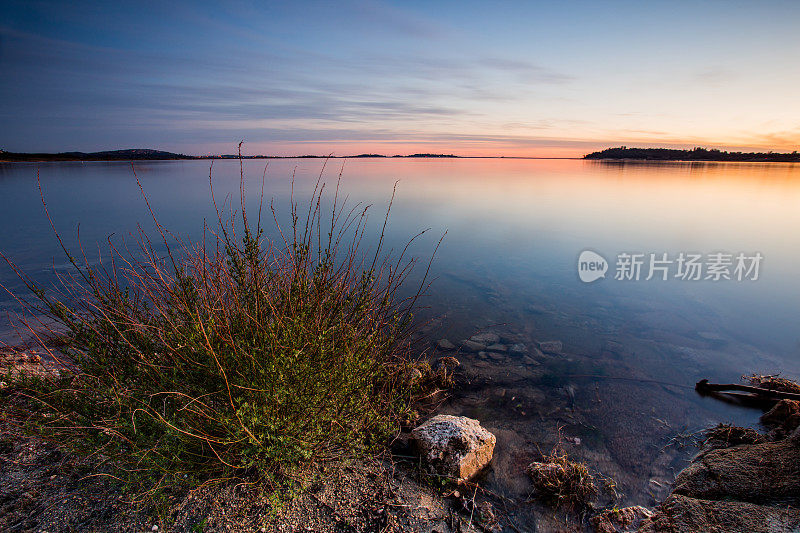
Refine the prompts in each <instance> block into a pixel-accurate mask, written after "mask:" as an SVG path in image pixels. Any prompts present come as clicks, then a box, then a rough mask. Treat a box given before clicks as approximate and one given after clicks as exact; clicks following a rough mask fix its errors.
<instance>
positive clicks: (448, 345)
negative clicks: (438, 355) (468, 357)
mask: <svg viewBox="0 0 800 533" xmlns="http://www.w3.org/2000/svg"><path fill="white" fill-rule="evenodd" d="M436 346H437V347H438V348H439V349H440V350H444V351H446V352H449V351H452V350H455V349H456V345H455V344H453V343H452V342H450V341H449V340H447V339H439V340H438V341H436Z"/></svg>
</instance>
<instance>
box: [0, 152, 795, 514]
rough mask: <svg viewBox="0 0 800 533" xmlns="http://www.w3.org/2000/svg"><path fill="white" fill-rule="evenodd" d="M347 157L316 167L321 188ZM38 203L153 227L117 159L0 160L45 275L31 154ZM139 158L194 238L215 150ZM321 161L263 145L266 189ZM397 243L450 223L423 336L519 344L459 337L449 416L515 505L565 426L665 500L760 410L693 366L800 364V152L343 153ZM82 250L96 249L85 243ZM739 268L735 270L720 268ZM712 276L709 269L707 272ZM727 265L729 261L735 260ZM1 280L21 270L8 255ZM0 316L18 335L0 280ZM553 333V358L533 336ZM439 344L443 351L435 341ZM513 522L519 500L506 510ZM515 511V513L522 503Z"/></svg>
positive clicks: (713, 373)
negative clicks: (460, 419)
mask: <svg viewBox="0 0 800 533" xmlns="http://www.w3.org/2000/svg"><path fill="white" fill-rule="evenodd" d="M342 164H343V161H341V160H333V161H330V162H329V163H328V166H327V168H326V169H325V171H324V178H325V181H326V182H328V183H329V186H330V185H333V184H334V183H335V181H336V177H337V176H338V174H339V172H340V170H341V167H342ZM264 165H265V161H247V162H245V174H246V177H247V197H248V202H250V204H251V205H255V204H256V203H257V202H258V197H259V193H260V184H261V177H262V173H263V171H264ZM37 168H38V169H39V170H40V174H41V183H42V186H43V189H44V194H45V197H46V199H47V203H48V206H49V208H50V212H51V214H52V216H53V219H54V221H55V223H56V225H57V227H58V228H59V229H60V231H61V232H62V234H63V236H64V237H65V238H66V240H67V241H68V243H69V245H70V246H74V242H75V236H76V230H77V227H78V225H79V224H80V236H81V241H82V242H83V244H84V247H85V248H86V249H87V251H89V253H90V255H91V254H92V253H93V254H94V256H92V257H96V256H97V252H96V250H97V246H98V245H97V243H98V242H99V243H100V249H101V250H102V251H103V253H105V250H106V245H105V244H104V243H105V241H106V239H107V237H108V236H109V235H110V234H112V233H113V234H114V235H115V237H114V238H116V239H121V238H122V237H123V236H125V235H127V234H128V233H129V232H131V231H135V229H136V225H137V223H141V224H142V226H143V227H144V228H145V229H146V230H147V231H151V232H152V230H153V224H152V221H151V220H150V218H149V213H148V212H147V208H146V206H145V205H144V202H143V200H142V197H141V195H140V192H139V189H138V187H137V185H136V181H135V179H134V177H133V174H132V171H131V167H130V165H129V164H122V163H58V164H38V165H37V164H0V207H2V209H0V251H2V252H3V253H4V254H6V255H7V256H9V257H10V258H11V259H13V260H14V261H15V262H16V263H17V264H18V265H19V266H20V267H22V268H23V270H25V271H26V272H27V273H29V274H31V275H33V276H34V277H35V278H36V279H39V280H43V281H46V280H48V279H51V276H52V274H51V272H52V269H53V266H54V265H55V267H56V268H57V269H59V268H66V267H65V265H64V263H65V258H64V257H63V254H61V253H60V251H59V249H58V245H57V242H56V240H55V238H54V237H53V234H52V232H51V230H50V228H49V224H48V222H47V220H46V218H45V217H44V213H43V209H42V205H41V202H40V200H39V193H38V189H37V185H36V170H37ZM135 168H136V172H137V174H138V176H139V178H140V179H141V182H142V185H143V187H144V189H145V191H146V193H147V195H148V197H149V200H150V203H151V205H152V207H153V209H154V211H155V212H156V213H157V214H158V216H159V219H160V222H161V223H162V224H163V225H164V226H165V227H167V228H169V229H171V230H172V231H173V232H174V233H177V234H180V235H182V236H184V237H186V238H189V239H192V240H199V239H200V238H201V237H202V228H203V222H204V219H205V220H207V221H213V220H215V215H214V211H213V209H212V207H211V204H210V201H209V199H210V195H209V184H208V174H209V163H208V162H203V161H168V162H142V163H137V164H136V165H135ZM321 169H322V161H321V160H302V159H300V160H273V161H270V162H269V168H268V169H267V173H266V184H265V196H266V197H267V198H274V202H275V206H276V209H277V211H278V213H282V214H283V215H285V214H286V213H287V209H288V208H287V206H288V202H289V191H290V186H289V183H290V181H289V179H290V176H291V175H292V173H293V172H294V173H295V175H296V183H295V194H296V195H297V197H298V198H299V199H300V200H303V199H305V198H307V197H308V196H309V195H310V193H311V190H312V188H313V184H314V182H315V180H316V178H317V176H318V175H319V173H320V171H321ZM213 175H214V181H215V192H216V194H217V197H218V198H219V197H223V196H225V195H227V194H231V195H233V196H234V198H237V199H238V196H237V195H238V190H239V189H238V187H239V165H238V162H236V161H217V162H215V163H214V169H213ZM397 180H400V182H399V185H398V189H397V197H396V200H395V203H394V207H393V209H392V217H391V224H390V235H389V237H390V243H391V245H392V246H394V247H395V248H397V247H400V246H402V244H403V243H404V242H405V240H406V239H407V238H408V237H410V236H412V235H414V234H416V233H417V232H418V231H420V230H422V229H425V228H431V230H430V232H429V233H427V234H426V235H425V236H423V238H421V239H419V240H418V241H417V242H416V243H415V245H414V247H413V248H412V252H413V253H414V254H415V255H417V256H419V257H421V258H423V259H427V258H428V257H429V256H430V254H431V252H432V251H433V248H434V246H435V244H436V241H437V240H438V239H439V237H440V236H441V235H442V234H443V233H444V232H445V230H446V231H447V235H446V237H445V239H444V242H443V244H442V247H441V248H440V250H439V252H438V254H437V256H436V258H435V261H434V265H433V269H432V273H433V277H434V278H435V281H434V283H433V286H432V287H431V290H430V291H429V294H428V297H427V298H426V299H425V305H427V306H428V309H426V310H425V311H424V312H423V315H424V317H425V318H426V319H429V320H430V322H429V323H428V325H427V326H426V328H425V330H424V332H425V334H426V335H427V336H428V338H429V340H431V341H435V340H436V339H440V338H447V339H450V340H451V341H453V342H454V343H456V344H458V343H459V342H460V341H461V340H462V339H465V338H468V337H469V336H471V335H474V334H476V333H478V332H495V333H497V334H499V335H500V336H501V340H502V342H503V343H504V345H505V346H506V347H509V346H511V345H512V344H524V345H525V348H524V350H519V351H520V353H509V352H506V353H505V354H502V353H500V354H498V353H482V354H478V353H461V354H459V355H458V358H459V359H460V360H461V362H462V368H463V369H464V371H465V372H466V374H467V375H468V376H469V384H468V386H466V387H465V388H464V389H463V390H460V391H459V392H458V393H457V394H456V395H455V396H454V397H453V398H452V399H451V400H449V401H448V402H447V403H446V404H444V405H443V406H442V408H441V409H442V411H443V412H448V413H456V414H464V415H468V416H472V417H475V418H478V419H479V420H481V422H482V423H483V424H484V425H485V426H487V427H488V428H489V429H490V430H491V431H493V432H494V433H495V434H496V435H497V436H498V446H497V450H496V454H495V460H494V462H493V470H492V471H490V472H489V473H488V475H487V478H486V479H485V480H484V483H485V484H486V486H487V487H489V488H490V489H491V490H493V491H495V492H497V493H498V494H503V495H506V496H508V497H511V498H514V499H516V500H518V501H521V500H523V499H524V498H526V496H527V494H528V493H529V491H530V485H529V483H528V481H527V479H526V476H525V474H524V467H525V465H527V464H528V463H529V462H530V461H531V460H534V459H536V458H538V456H539V455H538V454H539V453H540V452H549V451H550V449H552V447H553V446H554V445H555V444H556V442H557V441H558V440H559V438H560V439H561V441H562V443H563V446H564V447H565V449H566V450H567V451H568V452H569V453H570V454H571V455H575V456H576V457H578V458H582V459H584V460H586V461H587V462H589V463H590V464H591V466H592V467H593V468H594V469H596V470H598V471H600V472H601V473H603V474H606V475H609V476H612V477H614V478H615V479H616V480H617V483H618V485H619V490H620V491H621V492H622V493H623V496H622V503H623V504H626V503H639V504H645V505H649V504H651V503H653V501H654V498H660V497H662V496H663V495H664V494H665V492H666V490H667V489H668V485H669V483H670V482H671V481H672V478H673V476H674V474H675V473H676V472H677V471H678V470H680V468H682V467H683V466H684V465H685V464H686V460H687V458H689V457H690V456H691V454H692V453H693V451H694V450H693V449H691V448H687V447H685V446H683V444H684V441H685V439H683V436H685V435H688V434H689V433H692V432H696V431H698V430H700V429H702V428H704V427H707V426H709V425H712V424H715V423H717V422H720V421H725V422H736V423H739V424H746V425H754V424H756V423H757V418H758V414H759V413H758V412H756V411H750V410H746V409H742V408H736V407H731V406H727V405H724V404H721V403H719V402H717V401H715V400H710V399H702V398H700V397H698V396H697V395H696V394H695V392H694V391H693V387H694V384H695V382H696V381H698V380H699V379H702V378H709V379H710V380H711V381H716V382H731V381H738V380H739V378H740V376H741V375H743V374H749V373H753V372H758V373H776V372H782V373H784V374H787V375H788V376H790V377H797V376H798V373H799V372H800V328H799V327H798V326H799V325H800V280H798V267H799V266H800V237H798V231H799V230H800V165H795V166H793V165H791V164H785V165H784V164H756V163H742V164H739V163H658V164H653V163H609V162H596V161H595V162H592V161H578V160H516V159H355V160H349V161H347V162H344V172H343V181H342V189H343V191H344V192H345V193H346V194H349V197H350V202H351V203H355V202H364V203H366V204H374V205H375V212H374V213H373V215H372V216H373V222H374V223H375V224H376V225H377V223H378V222H379V219H380V215H381V212H382V211H383V210H385V208H386V205H387V202H388V199H389V196H390V195H391V190H392V186H393V184H394V182H395V181H397ZM586 249H590V250H593V251H594V252H597V253H599V254H600V255H601V256H603V257H604V258H605V259H606V260H607V261H608V264H609V270H608V272H607V273H606V277H605V279H599V280H597V281H595V282H593V283H583V282H582V281H581V280H580V279H579V277H578V272H577V263H578V256H579V254H580V253H581V252H582V251H583V250H586ZM92 250H93V251H94V252H92ZM623 252H625V253H641V254H648V255H646V256H645V257H644V263H645V264H644V266H643V267H642V274H641V279H640V280H639V281H636V280H624V281H623V280H616V279H614V277H615V272H616V266H617V258H618V255H619V254H620V253H623ZM681 252H685V253H689V252H692V253H700V254H703V256H704V257H705V256H706V255H707V254H714V253H720V252H722V253H727V254H734V256H735V255H736V254H738V253H740V252H743V253H745V254H746V255H747V256H752V255H754V254H755V253H760V254H761V255H762V256H763V260H762V261H761V263H760V269H759V276H758V279H757V280H755V281H753V280H743V281H737V280H735V279H733V280H721V281H718V282H714V281H705V280H703V281H689V280H680V279H675V278H674V274H675V273H676V272H677V265H676V264H672V265H671V266H670V269H671V270H670V272H669V276H670V278H671V279H670V280H668V281H662V280H661V279H660V275H657V276H655V278H654V279H651V280H649V281H646V280H645V278H646V277H647V274H648V269H649V254H651V253H654V254H657V256H659V258H660V256H661V255H662V254H664V253H667V254H668V259H675V258H676V257H677V255H678V254H679V253H681ZM730 270H731V274H733V266H731V267H730ZM704 276H705V273H704ZM734 277H735V276H734ZM0 281H2V283H3V284H5V285H7V286H9V287H10V288H11V289H12V290H21V286H20V284H19V283H18V281H17V280H16V278H15V276H14V275H13V274H12V272H11V271H10V269H9V268H8V267H7V266H6V265H2V266H0ZM0 309H2V310H3V311H4V313H3V317H2V319H0V322H1V324H0V332H1V334H2V338H3V340H4V341H5V342H8V343H12V344H13V343H15V342H17V340H16V337H15V334H14V333H13V329H12V328H11V327H10V322H9V319H8V318H7V317H6V313H5V311H8V312H11V313H13V312H14V311H15V310H17V307H16V304H15V303H14V301H13V300H12V299H11V298H10V297H9V296H8V295H6V294H3V295H2V296H0ZM550 340H558V341H561V342H562V343H563V346H564V349H563V353H562V354H556V355H554V354H541V353H537V351H536V350H535V349H534V347H535V346H536V342H537V341H550ZM431 353H432V354H434V355H435V354H437V353H439V352H436V351H435V350H433V349H431ZM514 512H515V513H517V514H518V515H519V519H520V520H522V521H525V520H528V519H530V517H528V515H527V513H529V509H528V508H526V507H525V506H524V505H520V506H519V508H517V510H515V511H514ZM526 517H527V518H526Z"/></svg>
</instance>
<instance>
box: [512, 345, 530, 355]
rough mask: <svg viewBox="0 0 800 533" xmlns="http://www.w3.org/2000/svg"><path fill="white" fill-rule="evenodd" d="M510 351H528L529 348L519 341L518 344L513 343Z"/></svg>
mask: <svg viewBox="0 0 800 533" xmlns="http://www.w3.org/2000/svg"><path fill="white" fill-rule="evenodd" d="M508 351H510V352H511V353H515V354H519V353H525V352H527V351H528V349H527V348H526V347H525V345H524V344H522V343H521V342H518V343H516V344H512V345H511V347H510V348H509V349H508Z"/></svg>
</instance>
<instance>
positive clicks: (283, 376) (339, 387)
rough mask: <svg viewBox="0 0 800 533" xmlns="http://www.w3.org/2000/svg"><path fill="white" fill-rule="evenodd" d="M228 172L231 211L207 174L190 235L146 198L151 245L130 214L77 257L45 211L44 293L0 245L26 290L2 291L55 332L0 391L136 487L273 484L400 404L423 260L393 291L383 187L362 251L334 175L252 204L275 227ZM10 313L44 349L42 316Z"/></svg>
mask: <svg viewBox="0 0 800 533" xmlns="http://www.w3.org/2000/svg"><path fill="white" fill-rule="evenodd" d="M240 165H241V161H240ZM240 171H241V176H240V178H241V181H240V194H241V198H240V206H239V209H237V210H234V209H233V207H232V206H230V205H229V206H228V209H227V210H226V209H225V205H224V204H223V206H222V208H220V207H218V204H217V200H216V198H215V197H214V191H213V183H212V179H211V175H212V173H211V171H210V172H209V182H210V183H211V200H212V202H213V203H214V207H215V210H216V214H217V225H216V227H215V228H213V229H211V228H205V230H204V235H203V243H202V244H201V245H197V246H189V245H186V244H185V243H184V242H183V241H181V240H180V239H178V238H177V237H175V236H174V235H172V234H171V233H169V231H168V230H166V229H165V228H163V227H162V226H161V224H160V223H159V222H158V219H157V218H156V216H155V214H153V221H154V223H155V226H156V228H157V230H158V235H159V237H160V242H159V244H158V246H156V245H155V244H154V243H153V242H152V241H151V240H150V238H149V237H148V236H147V235H146V234H145V233H144V231H143V230H141V229H140V234H139V236H138V243H137V244H138V249H137V251H136V252H135V253H131V252H129V251H127V250H123V249H120V248H118V247H116V246H115V245H114V244H113V243H112V242H111V240H109V248H110V255H109V259H108V260H107V262H106V263H103V264H101V265H99V266H90V264H89V262H88V260H86V257H85V254H83V251H82V250H81V255H82V257H83V260H82V261H80V262H79V261H78V260H77V259H76V258H75V257H74V256H73V255H72V254H71V253H70V252H69V251H68V250H67V249H66V247H64V245H63V242H62V239H61V237H60V235H59V233H58V231H57V230H56V228H55V225H54V224H53V221H52V219H51V220H50V222H51V225H52V227H53V231H54V233H55V235H56V238H57V239H58V241H59V243H60V244H61V246H62V248H63V250H64V253H65V254H66V255H67V257H68V259H69V261H70V263H71V264H72V266H73V269H74V271H73V272H70V273H68V274H58V273H56V275H57V276H58V277H59V284H60V290H59V291H58V292H56V293H53V292H52V291H44V290H42V289H41V288H40V287H38V286H37V285H36V284H35V283H34V282H33V281H32V279H31V278H29V277H27V276H26V275H25V274H24V273H23V272H22V271H21V270H20V269H19V268H17V267H16V266H15V265H14V263H13V262H11V261H10V260H9V259H7V258H6V261H8V263H9V265H11V267H12V268H14V270H15V271H16V272H17V274H18V275H19V276H20V278H21V279H22V280H23V281H24V282H25V284H26V285H27V287H28V288H29V289H30V290H31V292H32V294H33V295H34V296H35V299H34V300H32V301H27V300H25V299H24V298H21V297H17V298H18V301H20V302H23V303H25V304H26V306H27V310H28V311H29V312H33V314H34V315H39V314H40V315H43V316H44V317H46V319H47V320H48V321H49V322H48V329H49V330H50V331H51V332H52V333H53V334H58V335H59V336H60V338H61V339H62V341H63V343H64V344H63V347H62V348H61V353H58V352H55V351H52V350H51V351H50V355H51V356H52V358H53V361H54V364H52V365H51V369H50V370H51V371H50V372H45V373H40V374H36V375H34V374H30V373H28V374H26V373H18V374H16V375H14V376H10V377H9V378H8V379H13V381H12V382H11V383H10V391H6V396H9V395H10V396H12V397H14V398H16V399H17V400H18V401H23V402H24V406H25V409H19V408H18V409H17V415H19V416H20V417H22V418H21V419H23V420H24V424H25V428H26V430H27V431H28V432H30V433H32V434H35V435H38V436H41V437H44V438H46V439H48V440H50V441H52V442H56V443H58V444H59V445H61V446H65V447H67V448H69V449H71V450H73V451H79V452H82V453H84V454H90V455H97V456H98V457H101V458H103V459H104V460H106V461H107V462H108V463H109V464H111V465H112V466H113V468H114V469H115V471H114V474H113V475H114V476H115V477H117V478H118V479H119V480H121V481H122V482H123V483H125V485H126V486H127V487H128V489H129V490H130V491H131V493H132V494H133V496H134V497H135V499H137V500H138V501H153V499H154V498H156V497H161V496H164V495H165V494H168V493H170V492H173V491H175V490H184V489H186V488H191V487H193V486H197V485H199V484H202V483H209V482H212V481H214V480H227V479H231V478H238V477H249V478H257V479H259V480H261V481H265V482H266V484H267V486H269V487H273V488H275V489H277V488H280V487H285V486H286V485H287V483H291V480H293V479H296V478H297V476H298V475H299V474H298V472H299V471H300V469H302V468H303V467H304V466H308V465H313V464H319V463H324V462H325V461H328V460H332V459H336V458H339V457H342V456H348V455H352V454H354V453H358V452H359V451H366V450H369V449H370V448H372V447H375V446H376V445H378V444H381V443H385V442H386V438H387V436H388V435H390V434H391V433H392V432H393V431H395V430H396V429H397V427H399V425H400V423H401V422H402V421H403V419H404V418H405V417H408V416H409V414H410V413H411V409H412V404H413V401H414V397H415V393H416V392H417V391H416V389H418V387H419V380H415V379H413V377H414V375H415V372H414V371H413V369H414V368H415V365H416V358H415V356H414V353H413V351H412V339H411V333H412V317H413V311H414V309H415V305H416V301H417V298H418V297H419V295H420V294H421V293H422V292H424V289H425V288H426V281H425V280H426V279H427V272H426V276H425V277H423V281H422V282H421V284H420V286H419V287H418V290H417V291H416V293H415V294H414V295H413V296H411V297H401V296H400V295H399V293H398V290H399V289H400V287H401V286H402V285H403V283H404V282H405V280H406V278H407V277H408V275H409V273H410V271H411V269H412V268H413V267H414V265H415V263H416V261H415V260H414V259H407V258H406V251H407V250H408V246H406V248H405V249H404V250H403V251H402V252H401V253H400V254H399V256H398V257H397V258H392V257H391V256H390V254H384V253H383V250H382V246H383V242H384V236H385V232H386V227H387V223H388V218H389V212H390V211H391V203H392V202H391V201H390V202H389V208H388V209H387V212H386V217H385V218H384V220H383V228H382V230H381V234H380V237H379V238H378V244H377V247H376V249H375V251H374V253H369V254H367V253H366V252H365V251H363V250H362V240H363V238H364V233H365V231H366V229H367V214H368V208H365V207H363V206H360V205H356V206H354V207H347V206H345V205H344V202H341V201H340V198H339V186H338V183H337V187H336V190H335V192H334V193H333V200H332V204H331V205H332V207H331V209H330V212H329V213H328V212H327V211H326V212H324V213H323V211H325V210H324V209H323V203H324V202H323V198H324V195H323V191H324V189H325V186H324V184H323V183H321V177H322V174H321V173H320V178H319V179H318V181H317V183H316V186H315V188H314V191H313V194H312V197H311V199H310V201H309V203H308V206H307V207H305V208H304V209H303V210H302V211H301V210H300V206H299V204H298V202H297V201H296V200H295V199H294V194H292V198H291V213H290V214H291V225H290V227H288V228H282V227H281V225H280V224H279V223H278V218H279V217H278V214H277V213H275V210H274V207H273V206H272V205H271V204H270V205H269V206H268V210H269V215H271V219H272V223H274V224H275V229H276V233H277V235H279V236H280V237H279V238H277V239H267V238H265V237H264V228H263V225H262V224H263V223H264V220H265V219H266V217H262V215H264V209H263V207H264V205H263V182H262V194H261V202H260V203H259V209H258V213H257V222H256V223H255V224H253V223H252V221H251V220H249V219H248V211H247V209H246V207H245V195H244V172H243V169H242V167H241V166H240ZM137 183H138V178H137ZM139 186H140V188H141V184H140V185H139ZM40 191H41V185H40ZM142 194H143V197H144V201H145V202H147V197H146V195H145V194H144V191H143V190H142ZM393 198H394V192H393V193H392V200H393ZM42 201H43V203H44V205H45V210H46V209H47V206H46V203H45V202H44V194H42ZM147 205H148V208H149V207H150V206H149V203H148V204H147ZM150 212H151V214H152V213H153V212H152V210H150ZM47 217H48V219H49V218H50V215H49V212H48V213H47ZM419 235H421V233H420V234H419ZM419 235H417V237H418V236H419ZM414 239H416V237H414V238H412V239H411V241H413V240H414ZM409 244H410V242H409ZM162 245H163V246H162ZM162 247H163V249H164V250H166V255H162V254H160V253H159V249H160V248H162ZM437 247H438V245H437ZM434 254H435V250H434ZM431 260H432V257H431ZM428 268H430V264H428ZM26 325H27V326H28V327H29V328H30V331H31V332H32V333H34V334H36V335H37V338H38V339H40V340H41V341H42V344H43V347H46V344H47V343H46V339H44V337H42V335H41V333H39V332H38V331H39V329H40V328H41V326H42V322H41V321H39V323H38V324H34V323H33V322H31V321H29V322H27V324H26ZM26 409H30V412H28V413H26V412H25V410H26Z"/></svg>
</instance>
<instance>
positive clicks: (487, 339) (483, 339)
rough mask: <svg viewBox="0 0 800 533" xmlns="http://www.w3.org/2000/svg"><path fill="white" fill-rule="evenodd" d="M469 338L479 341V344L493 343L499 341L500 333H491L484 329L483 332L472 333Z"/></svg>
mask: <svg viewBox="0 0 800 533" xmlns="http://www.w3.org/2000/svg"><path fill="white" fill-rule="evenodd" d="M469 340H471V341H473V342H479V343H481V344H494V343H496V342H500V335H498V334H497V333H492V332H489V331H486V332H484V333H478V334H477V335H473V336H472V337H470V338H469Z"/></svg>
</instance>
